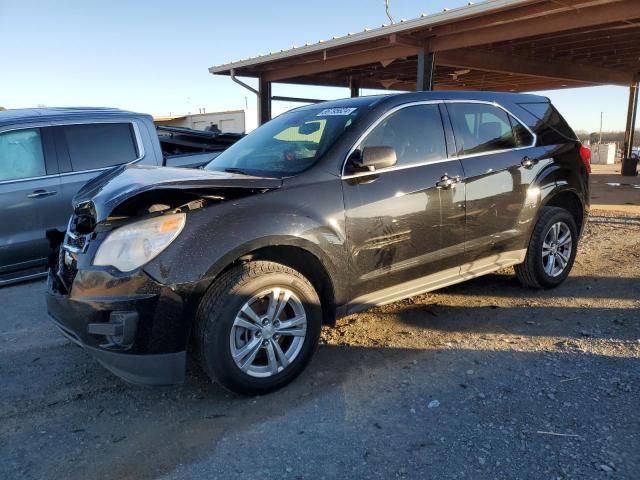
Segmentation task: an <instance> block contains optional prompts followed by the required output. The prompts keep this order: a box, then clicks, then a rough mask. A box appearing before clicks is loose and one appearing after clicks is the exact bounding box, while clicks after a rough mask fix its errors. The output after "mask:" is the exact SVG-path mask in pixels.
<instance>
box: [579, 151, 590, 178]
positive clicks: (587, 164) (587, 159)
mask: <svg viewBox="0 0 640 480" xmlns="http://www.w3.org/2000/svg"><path fill="white" fill-rule="evenodd" d="M580 158H582V163H584V169H585V170H586V171H587V173H591V150H589V149H588V148H587V147H585V146H584V145H580Z"/></svg>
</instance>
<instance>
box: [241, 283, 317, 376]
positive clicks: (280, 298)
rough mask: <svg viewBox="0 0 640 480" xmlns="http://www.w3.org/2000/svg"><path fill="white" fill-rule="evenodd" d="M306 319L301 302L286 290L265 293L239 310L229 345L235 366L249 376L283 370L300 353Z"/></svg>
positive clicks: (273, 289) (279, 289) (258, 295)
mask: <svg viewBox="0 0 640 480" xmlns="http://www.w3.org/2000/svg"><path fill="white" fill-rule="evenodd" d="M306 334H307V316H306V314H305V310H304V306H303V305H302V302H301V301H300V299H299V298H298V297H297V296H296V295H295V294H294V293H293V292H292V291H291V290H288V289H286V288H280V287H274V288H270V289H268V290H264V291H262V292H260V293H258V294H257V295H255V296H254V297H252V298H251V299H250V300H249V301H247V302H245V304H244V305H243V306H242V308H240V311H239V312H238V313H237V314H236V318H235V320H234V322H233V326H232V328H231V333H230V335H229V342H230V347H231V356H232V358H233V361H234V362H235V364H236V365H237V366H238V368H240V370H242V371H243V372H244V373H246V374H247V375H250V376H252V377H262V378H264V377H271V376H273V375H276V374H278V373H280V372H282V371H283V370H284V369H286V368H287V367H288V366H289V365H290V364H291V362H293V361H294V360H295V359H296V357H297V356H298V355H299V353H300V351H301V350H302V345H303V344H304V340H305V337H306Z"/></svg>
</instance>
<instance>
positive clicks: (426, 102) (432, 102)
mask: <svg viewBox="0 0 640 480" xmlns="http://www.w3.org/2000/svg"><path fill="white" fill-rule="evenodd" d="M447 103H475V104H484V105H491V106H493V107H497V108H499V109H500V110H503V111H504V112H505V113H507V115H510V116H511V117H513V118H514V119H515V120H516V121H517V122H518V123H519V124H520V125H522V126H523V127H524V128H525V129H526V130H527V131H528V132H529V133H530V134H531V136H532V138H533V141H532V143H531V144H530V145H527V146H523V147H515V148H505V149H500V150H489V151H487V152H480V153H469V154H466V155H458V154H457V152H454V155H452V156H450V157H447V158H444V159H440V160H430V161H425V162H418V163H412V164H411V165H399V166H394V167H387V168H382V169H380V170H376V171H375V172H358V173H353V174H349V175H345V173H344V172H345V168H346V167H347V162H348V161H349V157H350V156H351V154H352V153H353V152H354V151H355V150H356V148H358V146H359V145H360V144H361V143H362V142H363V141H364V139H365V138H366V137H367V136H368V135H369V134H370V133H371V132H372V131H373V130H374V129H375V128H376V127H377V126H378V125H379V124H380V123H382V121H384V120H385V119H386V118H387V117H388V116H389V115H392V114H394V113H395V112H397V111H399V110H402V109H403V108H407V107H414V106H417V105H439V104H447ZM451 128H453V126H452V127H451ZM445 130H446V129H445ZM445 134H446V132H445ZM454 138H455V132H454ZM537 143H538V136H537V135H536V134H535V133H534V132H533V131H532V130H531V129H530V128H529V127H528V126H527V125H526V124H525V123H524V122H523V121H522V120H520V119H519V118H518V117H517V116H516V115H514V114H513V113H511V111H510V110H508V109H507V108H505V107H503V106H502V105H500V104H499V103H497V102H489V101H487V100H464V99H455V100H422V101H417V102H410V103H404V104H402V105H396V106H395V107H393V108H391V109H390V110H388V111H387V112H385V113H384V115H383V116H381V117H380V118H379V119H378V120H376V121H375V122H374V123H373V124H371V125H370V126H369V127H368V128H367V129H366V130H365V131H364V133H363V134H362V135H360V137H358V140H357V141H356V142H355V144H354V145H353V146H352V147H351V149H350V150H349V153H347V155H346V157H345V159H344V161H343V163H342V169H341V171H340V178H341V179H342V180H349V179H351V178H358V177H364V176H367V175H377V174H379V173H385V172H394V171H397V170H406V169H408V168H414V167H424V166H426V165H433V164H437V163H444V162H448V161H451V160H464V159H466V158H473V157H478V156H481V155H495V154H498V153H506V152H515V151H518V150H524V149H527V148H532V147H534V146H535V145H536V144H537Z"/></svg>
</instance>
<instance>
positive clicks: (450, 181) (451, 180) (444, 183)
mask: <svg viewBox="0 0 640 480" xmlns="http://www.w3.org/2000/svg"><path fill="white" fill-rule="evenodd" d="M456 183H460V177H459V176H455V177H450V176H449V175H447V174H446V173H445V174H444V175H443V176H442V177H440V180H438V181H437V182H436V187H438V188H441V189H443V190H446V189H448V188H451V187H453V186H454V185H455V184H456Z"/></svg>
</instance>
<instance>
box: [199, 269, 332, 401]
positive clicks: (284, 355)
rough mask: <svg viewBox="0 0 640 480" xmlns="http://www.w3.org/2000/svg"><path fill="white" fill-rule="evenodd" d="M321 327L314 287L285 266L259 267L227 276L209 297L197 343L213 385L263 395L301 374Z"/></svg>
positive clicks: (202, 306) (204, 302)
mask: <svg viewBox="0 0 640 480" xmlns="http://www.w3.org/2000/svg"><path fill="white" fill-rule="evenodd" d="M321 327H322V309H321V306H320V299H319V298H318V295H317V293H316V291H315V289H314V288H313V286H312V285H311V283H309V281H308V280H307V279H306V278H305V277H303V276H302V275H301V274H300V273H299V272H297V271H295V270H293V269H291V268H289V267H286V266H284V265H281V264H278V263H274V262H267V261H255V262H249V263H245V264H242V265H238V266H236V267H233V268H231V269H230V270H228V271H226V272H225V273H223V274H222V275H221V276H220V278H218V279H217V280H216V281H215V282H214V283H213V285H212V286H211V287H210V288H209V290H208V291H207V292H206V293H205V295H204V297H203V299H202V301H201V303H200V306H199V307H198V313H197V331H196V336H197V338H196V343H197V348H198V351H199V353H200V359H201V361H202V365H203V367H204V370H205V371H206V372H207V374H208V375H209V377H210V378H211V380H212V381H217V382H218V383H220V384H221V385H222V386H223V387H225V388H227V389H228V390H231V391H233V392H236V393H240V394H244V395H260V394H264V393H268V392H271V391H274V390H277V389H279V388H281V387H283V386H285V385H287V384H288V383H289V382H291V381H292V380H293V379H294V378H295V377H297V376H298V375H299V374H300V372H302V370H303V369H304V368H305V367H306V365H307V364H308V363H309V361H310V360H311V357H312V356H313V354H314V352H315V351H316V349H317V346H318V340H319V337H320V329H321Z"/></svg>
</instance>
